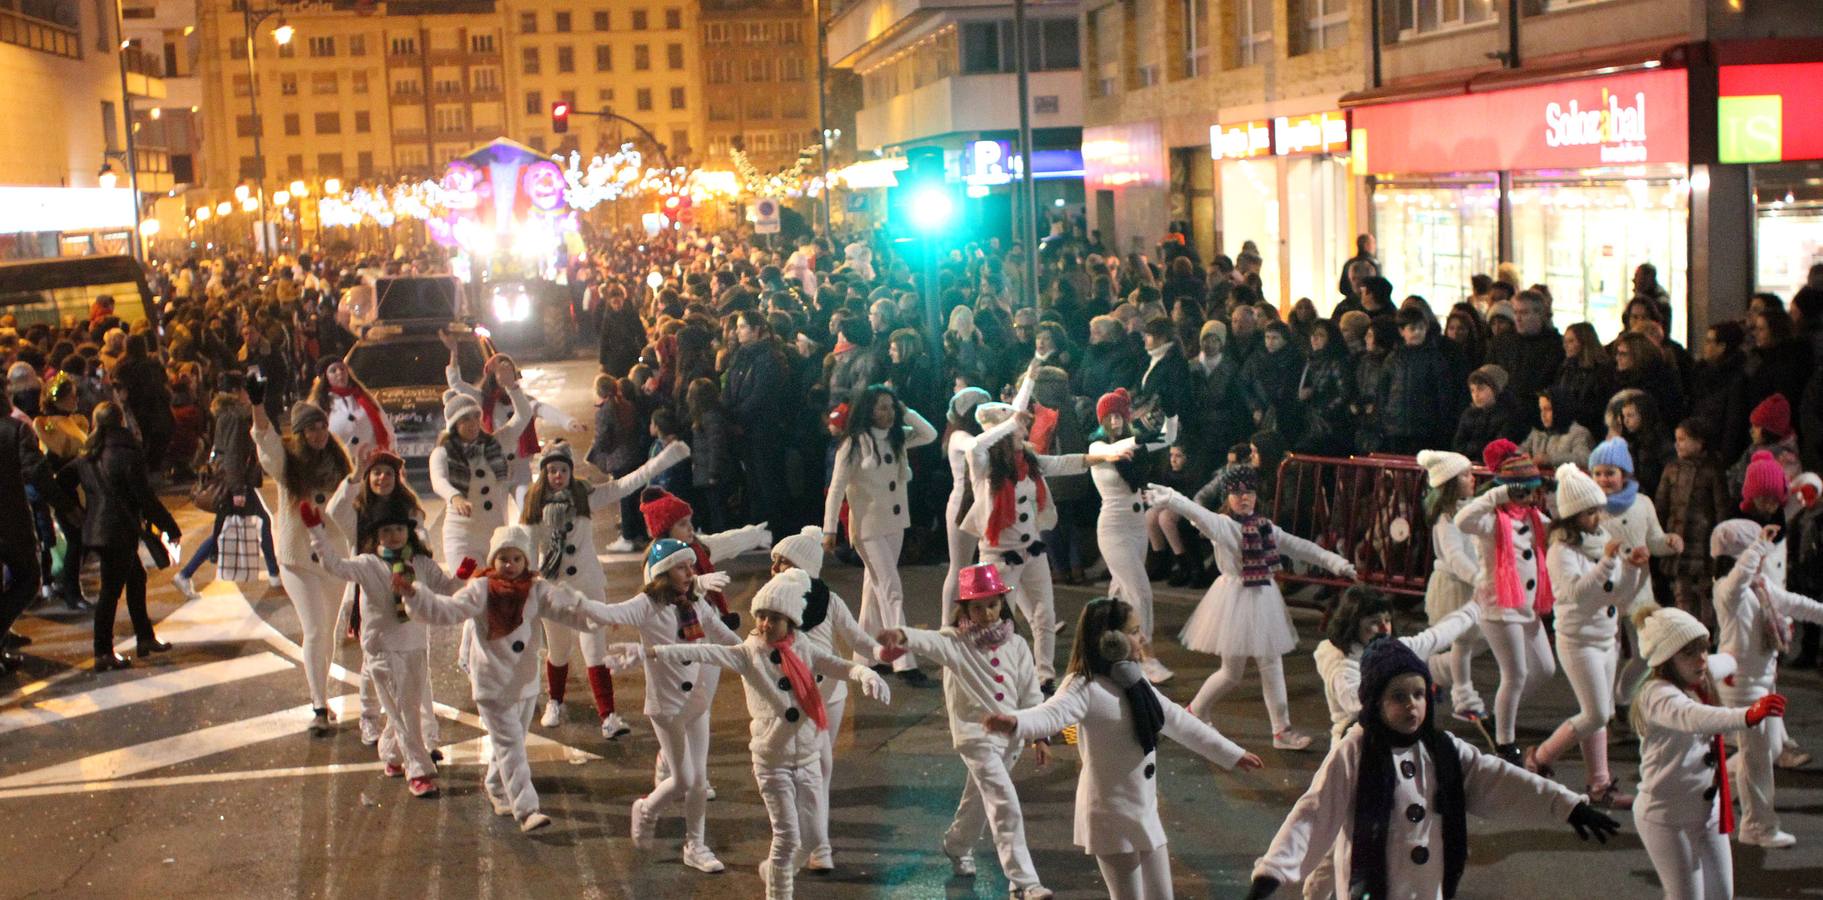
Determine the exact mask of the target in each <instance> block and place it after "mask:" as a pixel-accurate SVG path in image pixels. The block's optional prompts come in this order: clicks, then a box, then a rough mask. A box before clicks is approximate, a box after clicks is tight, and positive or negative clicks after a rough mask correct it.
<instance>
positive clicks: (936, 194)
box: [899, 147, 957, 235]
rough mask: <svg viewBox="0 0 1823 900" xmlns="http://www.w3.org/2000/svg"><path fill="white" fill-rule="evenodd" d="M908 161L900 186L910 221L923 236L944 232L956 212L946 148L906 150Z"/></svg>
mask: <svg viewBox="0 0 1823 900" xmlns="http://www.w3.org/2000/svg"><path fill="white" fill-rule="evenodd" d="M905 160H906V167H905V170H904V171H903V172H901V173H900V175H899V188H900V192H901V195H902V197H901V207H900V208H901V211H902V212H903V213H904V214H905V217H906V221H907V224H909V225H910V226H911V230H912V231H914V232H916V233H918V234H921V235H932V234H936V233H938V232H941V231H943V230H944V229H946V228H948V227H949V226H950V223H951V221H952V220H954V219H955V217H956V212H957V203H956V196H955V191H954V190H953V189H952V188H951V187H950V185H949V182H948V178H947V176H946V174H945V172H944V169H943V148H941V147H913V148H911V149H909V150H907V151H906V152H905Z"/></svg>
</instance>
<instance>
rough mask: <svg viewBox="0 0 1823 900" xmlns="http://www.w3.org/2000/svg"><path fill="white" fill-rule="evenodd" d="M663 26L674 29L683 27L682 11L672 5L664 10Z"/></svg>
mask: <svg viewBox="0 0 1823 900" xmlns="http://www.w3.org/2000/svg"><path fill="white" fill-rule="evenodd" d="M665 27H666V28H668V29H670V30H671V31H676V30H678V29H679V28H682V27H684V11H683V10H681V9H678V8H677V7H675V6H673V7H671V8H669V9H666V10H665Z"/></svg>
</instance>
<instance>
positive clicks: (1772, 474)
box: [1741, 450, 1786, 512]
mask: <svg viewBox="0 0 1823 900" xmlns="http://www.w3.org/2000/svg"><path fill="white" fill-rule="evenodd" d="M1785 492H1786V484H1785V468H1784V467H1783V466H1781V465H1779V461H1778V460H1777V459H1774V458H1773V456H1772V454H1771V453H1768V452H1767V451H1765V450H1761V451H1759V452H1757V453H1755V454H1754V455H1753V459H1751V460H1749V461H1748V462H1747V479H1746V481H1744V482H1743V483H1742V484H1741V511H1742V512H1747V511H1748V510H1751V509H1752V508H1753V501H1754V500H1756V499H1758V498H1760V497H1770V498H1772V499H1773V500H1775V501H1777V502H1779V503H1784V502H1785Z"/></svg>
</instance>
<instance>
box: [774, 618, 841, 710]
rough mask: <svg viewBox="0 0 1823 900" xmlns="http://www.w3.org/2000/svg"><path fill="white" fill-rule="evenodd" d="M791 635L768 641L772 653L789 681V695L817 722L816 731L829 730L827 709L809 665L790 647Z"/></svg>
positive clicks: (799, 707)
mask: <svg viewBox="0 0 1823 900" xmlns="http://www.w3.org/2000/svg"><path fill="white" fill-rule="evenodd" d="M792 643H793V637H792V636H791V635H786V636H785V639H784V640H782V641H778V642H777V643H772V642H768V643H767V644H766V646H768V647H771V648H772V650H773V652H774V653H777V654H778V655H779V670H780V671H782V672H784V673H785V679H786V680H787V681H789V682H790V683H791V696H792V699H793V700H794V701H796V703H797V706H798V709H801V710H803V711H804V714H805V715H807V716H809V717H810V721H812V722H815V723H817V730H818V731H827V730H829V711H828V710H826V709H824V708H823V695H822V694H821V693H818V692H817V680H816V678H815V677H814V676H812V675H811V674H810V667H809V666H807V665H804V658H803V657H801V656H798V654H797V651H796V650H793V649H791V645H792Z"/></svg>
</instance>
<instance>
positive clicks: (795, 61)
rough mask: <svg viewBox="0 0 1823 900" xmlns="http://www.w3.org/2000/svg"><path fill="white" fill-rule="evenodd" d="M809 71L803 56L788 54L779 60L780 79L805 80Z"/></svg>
mask: <svg viewBox="0 0 1823 900" xmlns="http://www.w3.org/2000/svg"><path fill="white" fill-rule="evenodd" d="M807 71H808V67H807V66H806V65H805V64H804V58H803V57H802V56H787V57H785V58H784V59H781V60H779V80H780V81H803V80H804V78H805V74H806V72H807Z"/></svg>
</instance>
